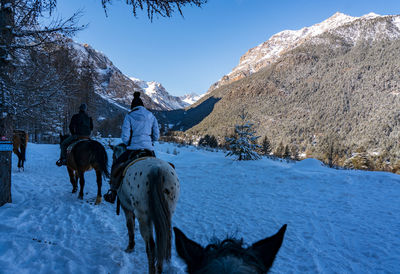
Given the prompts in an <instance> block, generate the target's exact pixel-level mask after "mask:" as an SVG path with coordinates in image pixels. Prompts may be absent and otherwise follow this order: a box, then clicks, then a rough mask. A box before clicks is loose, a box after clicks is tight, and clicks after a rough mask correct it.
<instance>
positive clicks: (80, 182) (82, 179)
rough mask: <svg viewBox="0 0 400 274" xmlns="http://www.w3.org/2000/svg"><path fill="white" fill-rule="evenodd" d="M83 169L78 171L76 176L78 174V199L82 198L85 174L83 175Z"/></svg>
mask: <svg viewBox="0 0 400 274" xmlns="http://www.w3.org/2000/svg"><path fill="white" fill-rule="evenodd" d="M84 173H85V172H84V171H78V176H79V186H80V189H79V195H78V199H81V200H83V188H84V187H85V176H84Z"/></svg>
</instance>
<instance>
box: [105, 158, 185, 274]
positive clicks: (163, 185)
mask: <svg viewBox="0 0 400 274" xmlns="http://www.w3.org/2000/svg"><path fill="white" fill-rule="evenodd" d="M114 153H115V151H114ZM113 157H114V156H113ZM114 158H115V157H114ZM179 189H180V187H179V180H178V177H177V175H176V172H175V170H174V168H173V167H172V166H171V165H170V164H169V163H167V162H165V161H163V160H161V159H157V158H155V157H143V158H139V159H136V160H134V161H133V162H132V163H131V164H130V165H128V166H127V167H126V169H125V174H124V177H123V179H122V182H121V185H120V187H119V188H118V191H117V195H118V199H119V202H120V203H121V207H122V209H123V210H124V213H125V218H126V226H127V228H128V235H129V244H128V247H127V248H126V250H125V251H126V252H132V251H133V249H134V247H135V217H136V218H137V219H138V221H139V229H140V234H141V235H142V238H143V240H144V241H145V244H146V254H147V259H148V270H149V273H155V272H156V270H157V272H158V273H161V272H162V269H163V262H164V261H169V260H170V258H171V238H172V228H171V219H172V215H173V213H174V211H175V208H176V203H177V201H178V197H179ZM153 228H154V231H155V242H154V236H153Z"/></svg>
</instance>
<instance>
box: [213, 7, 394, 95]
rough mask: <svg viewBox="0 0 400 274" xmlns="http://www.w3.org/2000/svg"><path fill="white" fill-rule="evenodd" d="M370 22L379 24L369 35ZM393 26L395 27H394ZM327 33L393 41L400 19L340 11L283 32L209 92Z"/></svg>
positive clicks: (248, 54) (352, 38)
mask: <svg viewBox="0 0 400 274" xmlns="http://www.w3.org/2000/svg"><path fill="white" fill-rule="evenodd" d="M377 18H378V19H379V18H382V22H376V21H377V20H375V19H377ZM369 21H370V22H372V23H373V24H376V27H375V28H374V29H373V30H372V31H371V30H368V31H367V32H368V33H365V32H366V31H365V30H364V29H363V26H365V25H368V24H369V23H368V22H369ZM392 26H395V28H393V27H392ZM327 32H335V34H337V35H340V36H341V37H344V38H345V39H346V41H348V42H350V43H356V42H357V41H358V40H360V39H366V38H367V39H370V38H372V39H373V38H374V37H382V36H385V37H388V38H391V39H393V38H399V37H400V16H391V15H387V16H381V15H378V14H376V13H373V12H371V13H369V14H366V15H364V16H361V17H353V16H349V15H346V14H343V13H340V12H337V13H335V14H334V15H333V16H331V17H329V18H328V19H326V20H325V21H323V22H321V23H318V24H315V25H313V26H310V27H304V28H302V29H300V30H284V31H281V32H279V33H277V34H275V35H273V36H272V37H271V38H270V39H268V40H267V41H265V42H264V43H262V44H260V45H258V46H257V47H254V48H252V49H250V50H249V51H248V52H246V53H245V54H244V55H243V56H242V57H241V58H240V61H239V65H238V66H236V67H235V68H234V69H233V70H232V71H231V72H230V73H228V74H227V75H225V76H224V77H222V78H221V79H220V80H219V81H218V82H216V83H215V84H213V85H212V86H211V87H210V89H209V91H208V92H210V91H212V90H214V89H216V88H218V87H220V86H222V85H225V84H228V83H231V82H234V81H236V80H239V79H241V78H243V77H246V76H249V75H251V74H253V73H255V72H257V71H258V70H260V69H261V68H263V67H265V66H267V65H269V64H271V63H274V62H275V61H276V60H277V59H278V58H279V57H281V56H282V54H284V53H286V52H288V51H290V50H292V49H294V48H296V47H298V46H300V45H302V44H303V43H304V42H307V41H310V40H312V39H314V38H315V37H317V36H319V35H321V34H324V33H327ZM315 42H316V43H320V42H323V41H319V40H318V39H316V40H315Z"/></svg>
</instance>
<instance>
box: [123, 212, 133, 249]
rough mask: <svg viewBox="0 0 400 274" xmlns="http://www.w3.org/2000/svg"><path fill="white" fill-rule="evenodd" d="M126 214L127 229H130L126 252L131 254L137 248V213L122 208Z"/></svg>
mask: <svg viewBox="0 0 400 274" xmlns="http://www.w3.org/2000/svg"><path fill="white" fill-rule="evenodd" d="M122 209H123V210H124V213H125V219H126V227H127V228H128V235H129V244H128V247H127V248H126V249H125V252H127V253H131V252H132V251H133V249H134V248H135V213H133V211H130V210H128V209H126V208H125V207H123V206H122Z"/></svg>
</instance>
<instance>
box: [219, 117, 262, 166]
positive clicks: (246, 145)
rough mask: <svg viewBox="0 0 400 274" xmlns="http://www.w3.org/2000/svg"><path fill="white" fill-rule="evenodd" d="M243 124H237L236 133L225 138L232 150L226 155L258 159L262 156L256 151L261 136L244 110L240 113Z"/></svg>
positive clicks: (242, 158)
mask: <svg viewBox="0 0 400 274" xmlns="http://www.w3.org/2000/svg"><path fill="white" fill-rule="evenodd" d="M239 117H240V119H241V120H242V124H240V125H236V126H235V133H234V135H233V136H232V137H230V138H225V140H226V142H227V144H228V145H229V148H230V151H229V152H228V153H227V154H226V156H235V157H237V160H239V161H246V160H258V159H260V156H259V155H258V153H257V152H256V150H257V149H259V148H260V146H259V145H258V144H257V142H256V141H257V139H258V138H260V136H255V135H254V134H255V133H256V132H255V131H254V129H253V126H254V124H252V123H250V122H249V121H247V113H245V112H244V111H243V112H242V114H240V115H239Z"/></svg>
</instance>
